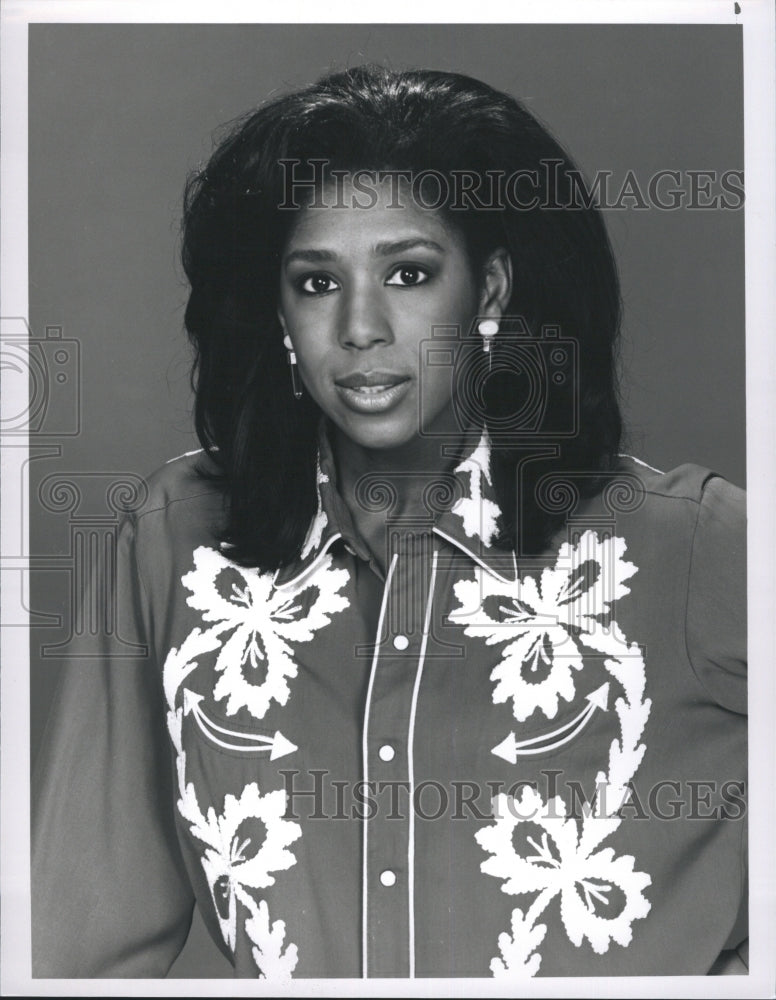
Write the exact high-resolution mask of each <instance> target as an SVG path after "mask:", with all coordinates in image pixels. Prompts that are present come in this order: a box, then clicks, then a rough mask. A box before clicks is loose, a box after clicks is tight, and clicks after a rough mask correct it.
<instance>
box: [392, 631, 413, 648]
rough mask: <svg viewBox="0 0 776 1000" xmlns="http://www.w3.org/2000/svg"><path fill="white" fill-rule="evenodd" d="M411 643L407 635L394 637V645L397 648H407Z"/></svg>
mask: <svg viewBox="0 0 776 1000" xmlns="http://www.w3.org/2000/svg"><path fill="white" fill-rule="evenodd" d="M409 644H410V640H409V639H408V638H407V636H406V635H395V636H394V637H393V645H394V648H395V649H400V650H401V649H406V648H407V646H409Z"/></svg>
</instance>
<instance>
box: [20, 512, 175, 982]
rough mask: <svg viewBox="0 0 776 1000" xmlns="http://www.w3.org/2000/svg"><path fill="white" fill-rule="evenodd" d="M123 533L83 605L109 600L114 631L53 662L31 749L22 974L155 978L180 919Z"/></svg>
mask: <svg viewBox="0 0 776 1000" xmlns="http://www.w3.org/2000/svg"><path fill="white" fill-rule="evenodd" d="M134 538H135V525H134V522H133V521H132V520H131V519H127V520H126V521H124V523H123V524H122V526H121V528H120V531H119V536H118V546H117V559H116V574H115V579H113V580H109V581H108V583H107V584H105V585H103V587H102V590H101V592H100V588H99V585H98V582H97V581H95V580H92V582H91V583H90V585H89V587H88V588H87V593H86V594H85V595H84V600H86V601H90V600H91V601H94V600H97V601H100V600H105V601H109V602H112V603H113V607H114V608H115V609H116V611H117V615H116V619H115V620H116V628H115V629H113V630H112V634H103V635H101V636H99V637H98V641H97V642H98V644H97V653H98V655H95V646H94V643H93V642H92V643H90V644H89V645H88V646H87V645H86V644H85V645H84V648H83V654H84V655H78V653H80V652H81V650H79V651H78V653H77V654H76V655H73V656H71V657H70V659H69V660H68V662H67V663H66V664H65V665H64V667H63V668H62V676H61V679H60V683H59V690H58V695H57V697H56V698H55V701H54V705H53V707H52V709H51V717H50V719H49V723H48V725H47V727H46V731H45V734H44V738H43V742H42V745H41V748H40V751H39V757H38V763H37V767H36V772H35V777H34V781H33V839H32V937H33V941H32V956H33V975H34V976H44V977H56V978H80V977H97V976H106V977H108V976H111V977H134V976H155V977H161V976H165V975H166V974H167V971H168V970H169V967H170V965H171V964H172V962H173V961H174V960H175V958H176V956H177V955H178V953H179V951H180V949H181V948H182V946H183V944H184V942H185V940H186V935H187V933H188V929H189V926H190V923H191V913H192V907H193V893H192V890H191V887H190V884H189V881H188V878H187V876H186V873H185V869H184V865H183V861H182V858H181V855H180V851H179V847H178V842H177V837H176V833H175V824H174V813H173V809H174V793H173V784H172V773H171V771H172V766H171V757H170V751H169V748H168V745H167V737H166V733H165V720H164V702H163V698H162V689H161V681H160V675H159V672H158V669H157V666H156V664H155V662H154V659H153V656H152V655H151V647H150V645H149V642H148V635H147V629H146V625H145V622H147V621H148V620H149V618H148V611H149V609H148V607H147V603H146V599H145V595H144V591H143V588H142V582H141V580H140V578H139V574H138V570H137V566H136V564H135V554H134V548H135V546H134ZM107 606H108V607H110V604H108V605H107ZM105 618H106V621H108V622H110V618H111V616H110V615H106V616H105ZM106 632H107V630H106ZM117 636H120V638H117ZM93 638H94V637H93ZM130 644H135V645H134V646H132V645H130ZM87 652H88V655H87ZM128 653H132V654H134V655H128Z"/></svg>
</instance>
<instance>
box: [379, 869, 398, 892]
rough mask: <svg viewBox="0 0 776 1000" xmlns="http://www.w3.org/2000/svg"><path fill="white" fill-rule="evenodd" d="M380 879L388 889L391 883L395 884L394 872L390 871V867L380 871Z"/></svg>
mask: <svg viewBox="0 0 776 1000" xmlns="http://www.w3.org/2000/svg"><path fill="white" fill-rule="evenodd" d="M380 881H381V882H382V884H383V885H384V886H385V887H386V889H389V888H390V887H391V886H392V885H396V872H392V871H391V869H390V868H386V870H385V871H384V872H380Z"/></svg>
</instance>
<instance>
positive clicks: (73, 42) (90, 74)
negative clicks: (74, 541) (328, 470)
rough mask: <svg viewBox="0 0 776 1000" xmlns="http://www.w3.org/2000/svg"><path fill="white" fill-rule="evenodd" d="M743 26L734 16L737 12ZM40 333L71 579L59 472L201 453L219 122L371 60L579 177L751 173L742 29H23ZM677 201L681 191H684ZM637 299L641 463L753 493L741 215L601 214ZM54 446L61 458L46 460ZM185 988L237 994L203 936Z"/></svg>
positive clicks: (48, 680)
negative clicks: (76, 356) (52, 366)
mask: <svg viewBox="0 0 776 1000" xmlns="http://www.w3.org/2000/svg"><path fill="white" fill-rule="evenodd" d="M731 7H732V5H731ZM29 37H30V51H29V80H30V82H29V126H30V136H29V163H30V168H29V180H30V216H29V238H30V244H29V247H30V261H29V267H30V272H29V273H30V324H31V327H32V330H33V332H34V334H35V336H39V337H42V336H44V335H45V330H46V327H48V326H58V327H61V328H62V335H63V336H64V337H67V338H74V339H76V340H78V341H79V343H80V350H81V373H80V379H81V381H80V386H81V414H80V430H79V433H78V434H77V435H75V436H70V437H62V438H61V440H60V441H59V443H60V445H61V455H60V457H58V458H39V459H37V460H35V461H33V462H31V464H30V484H31V488H30V496H31V514H30V528H31V531H30V535H31V553H32V554H33V556H39V557H42V559H43V562H44V563H45V560H46V558H49V557H51V558H52V561H53V562H56V560H57V559H62V558H64V559H65V560H66V559H67V557H68V553H69V545H70V541H69V538H70V535H69V526H68V517H67V515H62V514H55V513H52V512H51V511H50V510H44V509H43V508H42V507H41V505H40V503H39V502H38V500H37V496H38V494H37V490H38V487H39V485H40V483H41V481H42V480H43V479H44V478H46V477H48V476H50V475H51V474H52V473H57V472H59V473H63V474H66V473H72V472H90V473H94V472H102V473H109V474H117V475H120V474H121V473H135V474H139V475H144V474H147V473H149V472H150V471H152V470H153V469H154V468H155V467H156V466H158V465H160V464H161V463H162V462H164V461H165V460H166V459H168V458H170V457H172V456H174V455H177V454H180V453H181V452H183V451H186V450H189V449H191V448H194V447H197V442H196V440H195V438H194V436H193V433H192V431H191V419H190V410H191V396H190V391H189V386H188V364H189V353H188V348H187V345H186V340H185V336H184V333H183V327H182V315H183V307H184V305H185V301H186V287H185V282H184V280H183V277H182V272H181V268H180V265H179V263H178V261H177V250H178V227H179V216H180V206H181V194H182V187H183V181H184V178H185V175H186V173H187V172H188V171H189V170H190V169H192V168H193V167H195V166H196V165H197V164H198V163H199V162H200V161H202V160H203V159H206V158H207V156H208V155H209V152H210V150H211V148H212V145H211V135H212V133H213V131H214V130H215V129H216V128H217V127H218V126H219V125H221V124H222V123H224V122H225V121H227V120H229V119H231V118H233V117H235V116H237V115H238V114H240V113H242V112H244V111H246V110H248V109H250V108H252V107H253V106H255V105H256V104H257V103H259V102H260V101H262V100H263V99H265V98H266V97H268V96H270V95H271V94H273V93H276V92H278V91H279V90H284V89H286V88H289V87H295V86H299V85H303V84H305V83H307V82H309V81H311V80H313V79H315V78H316V77H318V76H319V75H320V74H321V73H323V72H325V71H327V70H330V69H333V68H343V67H345V66H348V65H356V64H358V63H360V62H363V61H375V62H383V63H388V64H390V65H392V66H394V67H396V68H403V67H409V66H421V67H429V68H438V69H448V70H455V71H458V72H463V73H469V74H471V75H473V76H477V77H479V78H481V79H483V80H485V81H487V82H488V83H490V84H492V85H493V86H495V87H498V88H499V89H502V90H505V91H508V92H510V93H512V94H514V95H515V96H517V97H519V98H520V99H521V100H523V101H524V102H525V103H526V105H527V106H528V108H529V109H530V110H531V111H532V112H533V113H534V114H536V115H537V116H538V117H540V118H541V119H542V120H543V121H544V122H545V123H546V124H547V125H548V126H549V127H550V128H551V130H552V131H553V132H554V133H555V134H556V135H557V136H558V138H559V139H560V140H561V142H562V143H563V144H564V145H565V146H566V148H567V149H568V150H569V152H570V153H571V154H572V156H573V157H574V158H575V159H576V161H577V163H578V164H579V166H580V167H581V168H582V170H583V171H584V172H585V174H586V175H587V176H592V175H594V174H595V173H596V171H598V170H611V171H613V174H614V178H613V180H614V190H615V191H617V190H618V188H619V186H620V184H621V183H622V181H623V179H624V178H625V175H626V173H627V171H628V170H633V171H635V174H636V176H637V178H638V180H639V182H640V183H641V185H642V187H643V188H646V185H647V183H648V180H649V177H650V176H651V175H652V174H654V173H655V172H656V171H658V170H662V169H675V170H680V171H686V170H716V171H718V172H719V173H721V172H723V171H726V170H736V169H743V167H744V162H743V82H742V35H741V30H740V28H737V27H734V26H733V25H731V26H709V25H706V26H689V25H686V26H683V25H676V26H667V25H666V26H661V25H643V26H641V25H640V26H636V25H633V26H629V25H600V26H595V25H559V26H550V25H535V26H534V25H525V26H523V25H431V26H427V25H375V24H366V25H319V24H315V25H266V26H265V25H241V26H226V25H88V24H86V25H57V24H45V25H44V24H39V25H31V26H30V35H29ZM683 186H684V187H687V184H686V183H685V184H684V185H683ZM606 219H607V225H608V227H609V232H610V235H611V237H612V241H613V244H614V248H615V252H616V254H617V258H618V262H619V267H620V273H621V280H622V292H623V300H624V307H625V312H624V316H625V319H624V328H623V333H624V338H623V349H622V361H623V373H624V403H625V406H624V410H625V418H626V423H627V428H628V437H629V440H628V442H627V448H626V450H628V451H629V452H630V453H631V454H634V455H636V456H638V457H640V458H642V459H644V460H645V461H647V462H649V463H650V464H652V465H655V466H657V467H658V468H662V469H668V468H672V467H673V466H675V465H679V464H681V463H682V462H686V461H692V462H697V463H700V464H702V465H706V466H709V467H711V468H713V469H715V470H716V471H718V472H720V473H722V474H723V475H725V476H726V477H727V478H729V479H730V480H732V481H733V482H735V483H737V484H738V485H741V486H743V485H745V471H746V470H745V443H746V440H745V393H744V213H743V211H720V210H706V211H690V210H679V211H660V210H657V209H654V208H652V209H650V210H647V211H636V210H632V209H630V210H626V211H608V212H607V213H606ZM47 440H49V441H51V440H56V438H49V439H47ZM68 579H69V578H68V575H67V574H66V573H62V572H52V571H44V572H38V573H35V574H33V576H32V580H31V608H32V610H33V612H40V613H46V614H51V615H55V616H60V617H61V628H59V629H58V628H57V627H55V626H50V627H47V628H45V629H44V628H41V627H39V628H35V629H33V632H32V642H31V657H32V691H31V699H32V711H31V731H32V749H33V756H34V753H35V750H36V748H37V746H38V742H39V739H40V733H41V729H42V725H43V723H44V721H45V718H46V716H47V713H48V711H49V707H50V704H51V699H52V691H53V684H54V681H55V678H56V673H57V660H56V659H55V658H54V659H51V658H48V659H45V660H41V658H40V657H39V655H38V653H39V649H40V645H41V643H52V642H56V641H58V640H59V639H61V638H62V637H64V636H66V635H67V627H68V626H67V622H68V620H69V615H70V603H71V602H70V595H69V584H68ZM172 974H173V975H181V976H200V975H212V976H218V975H228V974H229V967H228V965H227V963H226V961H225V960H224V959H223V958H222V957H221V956H220V955H219V954H218V952H217V951H216V949H215V946H214V945H213V944H212V942H210V941H209V939H208V938H207V935H206V932H205V931H204V929H203V927H202V925H201V923H200V922H199V920H198V919H195V923H194V928H193V931H192V934H191V936H190V939H189V943H188V944H187V946H186V948H185V949H184V952H183V953H182V955H181V957H180V958H179V960H178V962H177V963H176V965H175V966H174V968H173V972H172Z"/></svg>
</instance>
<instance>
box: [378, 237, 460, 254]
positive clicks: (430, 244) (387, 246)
mask: <svg viewBox="0 0 776 1000" xmlns="http://www.w3.org/2000/svg"><path fill="white" fill-rule="evenodd" d="M417 247H425V248H426V249H427V250H436V251H437V253H445V252H446V251H445V248H444V247H443V246H440V244H439V243H437V242H436V241H435V240H427V239H424V238H423V237H420V236H411V237H409V238H408V239H404V240H391V241H389V242H384V243H376V244H375V245H374V247H373V248H372V250H373V253H375V254H377V255H378V256H380V257H388V256H390V255H391V254H394V253H405V252H406V251H407V250H414V249H416V248H417Z"/></svg>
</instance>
